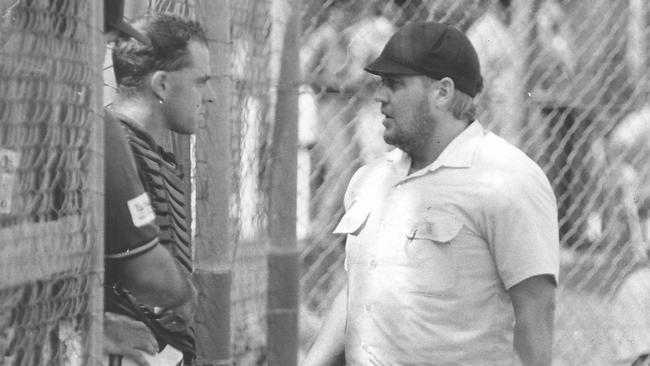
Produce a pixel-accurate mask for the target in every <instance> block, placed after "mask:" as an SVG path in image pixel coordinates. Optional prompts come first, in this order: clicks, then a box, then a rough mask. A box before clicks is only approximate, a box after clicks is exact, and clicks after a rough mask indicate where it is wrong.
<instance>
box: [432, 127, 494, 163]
mask: <svg viewBox="0 0 650 366" xmlns="http://www.w3.org/2000/svg"><path fill="white" fill-rule="evenodd" d="M484 135H485V130H484V129H483V126H482V125H481V123H480V122H479V121H474V122H472V123H471V124H470V125H469V126H467V128H465V129H464V130H463V132H461V133H460V134H459V135H458V136H456V137H455V138H454V139H453V140H451V142H450V143H449V145H447V147H446V148H445V149H444V150H442V153H441V154H440V156H438V159H436V160H435V161H434V162H433V163H431V165H429V166H428V169H429V170H435V169H437V168H438V167H442V166H445V167H450V168H469V167H471V166H472V162H473V161H474V154H475V153H476V149H477V148H478V146H479V144H480V143H481V140H482V139H483V136H484Z"/></svg>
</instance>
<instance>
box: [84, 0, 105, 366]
mask: <svg viewBox="0 0 650 366" xmlns="http://www.w3.org/2000/svg"><path fill="white" fill-rule="evenodd" d="M88 7H89V14H90V18H91V19H92V22H91V24H92V25H93V38H94V42H93V49H92V56H93V61H94V62H93V65H96V66H97V67H96V69H95V70H96V74H95V75H96V80H95V86H96V88H95V90H96V92H94V93H93V94H92V95H93V98H92V100H91V103H92V109H93V110H95V111H96V112H97V113H96V114H95V116H94V117H93V118H94V121H93V122H94V123H93V127H92V130H91V138H90V149H91V151H92V155H91V162H90V165H89V166H90V171H89V177H90V180H89V187H91V192H93V193H91V197H90V207H92V213H91V217H92V232H93V236H94V237H93V240H92V242H93V252H92V259H91V260H92V262H91V263H92V264H91V266H92V269H91V272H90V281H89V282H90V294H89V307H90V314H89V329H88V335H89V338H90V339H89V341H88V350H87V352H88V355H87V357H88V358H87V363H88V364H89V365H99V364H101V362H102V361H101V360H102V356H103V354H102V345H103V337H104V285H103V284H104V197H105V196H104V119H103V117H102V116H103V112H102V106H103V99H104V94H103V92H102V91H103V80H102V72H101V70H102V64H103V61H104V53H105V52H106V42H105V40H104V36H103V35H102V33H101V31H100V29H103V24H104V7H103V6H101V2H95V1H93V2H90V3H89V4H88Z"/></svg>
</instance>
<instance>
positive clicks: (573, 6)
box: [298, 0, 650, 365]
mask: <svg viewBox="0 0 650 366" xmlns="http://www.w3.org/2000/svg"><path fill="white" fill-rule="evenodd" d="M649 15H650V14H649V13H648V6H647V4H646V3H645V2H643V1H636V0H630V1H617V2H611V1H606V0H596V1H586V0H572V1H569V0H564V1H562V0H535V1H521V2H520V1H517V2H515V1H512V2H510V1H496V0H495V1H487V0H463V1H448V0H422V1H416V0H407V1H380V0H376V1H368V2H354V1H341V0H339V1H318V0H311V1H307V2H306V3H305V6H304V10H303V27H304V34H303V46H302V51H301V63H302V65H303V79H304V81H305V83H304V86H303V89H302V93H301V100H300V108H301V109H300V128H301V139H300V146H301V152H300V154H301V158H300V160H299V167H298V169H299V182H302V183H301V184H300V187H299V192H298V196H299V206H298V209H299V212H302V213H303V215H300V214H299V218H298V223H299V227H298V232H299V239H300V247H301V253H302V254H301V263H302V265H303V273H302V277H301V285H302V289H303V292H302V293H303V299H302V300H303V303H304V305H305V307H306V308H307V311H306V313H307V316H306V317H305V318H306V320H307V328H308V325H309V324H310V323H311V324H312V327H313V328H317V326H318V324H319V316H320V315H322V314H323V312H324V311H326V310H327V308H328V307H329V305H330V302H331V300H332V299H333V296H335V295H336V294H337V293H338V290H339V289H340V286H341V284H342V281H344V274H343V272H344V270H343V268H342V266H343V258H344V254H345V251H344V238H342V237H340V236H335V235H333V234H331V232H332V229H333V227H334V226H335V225H336V224H337V222H338V220H339V219H340V217H341V216H342V214H343V204H342V198H343V194H344V191H345V187H346V185H347V182H348V180H349V179H350V177H351V174H352V173H353V172H354V171H355V170H356V169H357V168H358V167H359V166H361V165H363V164H365V163H367V162H369V161H371V160H372V159H374V158H377V157H378V156H380V155H381V154H383V153H384V152H385V151H387V149H389V147H388V146H386V145H385V144H383V142H382V137H381V134H382V127H381V123H380V121H381V119H382V116H381V114H380V111H379V108H378V103H374V101H373V98H372V94H373V91H374V83H373V79H372V78H371V77H370V76H369V75H367V74H366V73H364V72H363V71H362V69H363V66H364V65H365V64H367V63H368V62H369V61H370V60H372V59H373V58H374V57H376V56H377V55H378V54H379V52H380V51H381V49H382V48H383V45H384V43H385V42H386V41H387V40H388V38H389V37H390V35H391V34H392V33H393V32H394V31H395V30H396V29H397V28H398V27H400V26H402V25H403V24H406V23H407V22H411V21H414V20H423V19H427V20H437V21H443V22H448V23H450V24H452V25H455V26H457V27H458V28H460V29H461V30H462V31H464V32H466V34H467V35H468V37H469V38H470V39H471V40H472V42H473V44H474V45H475V47H476V49H477V52H478V53H479V57H480V60H481V66H482V73H483V75H484V78H485V85H486V89H485V91H484V92H483V93H482V94H481V95H480V96H479V99H478V103H479V106H480V116H479V120H480V121H482V123H483V124H484V125H486V126H487V127H488V128H490V129H491V130H493V131H495V132H496V133H498V134H499V135H501V136H502V137H504V138H506V139H507V140H509V141H510V142H511V143H513V144H515V145H516V146H518V147H519V148H521V149H522V150H524V151H525V152H526V153H527V154H528V155H529V156H531V158H533V159H534V160H535V161H536V162H537V163H538V164H539V165H540V166H541V167H542V168H543V169H544V171H545V172H546V174H547V176H548V177H549V180H550V181H551V183H552V185H553V187H554V191H555V194H556V197H557V200H558V206H559V219H560V236H561V237H560V240H561V247H562V253H561V262H562V269H561V278H560V286H559V289H558V293H557V299H558V304H557V310H556V334H555V346H554V347H555V348H554V354H555V363H554V364H557V365H611V364H612V363H613V361H612V357H613V356H614V355H615V347H614V346H615V344H616V342H618V341H619V340H618V339H617V338H616V337H615V336H614V335H615V334H617V333H616V332H617V331H619V330H620V329H618V324H617V323H616V322H613V321H612V319H611V316H610V310H609V309H610V308H609V300H610V299H611V298H612V296H613V295H614V293H615V291H616V289H617V287H618V285H619V284H620V283H621V281H622V280H623V279H625V278H626V276H627V275H628V274H629V273H630V272H632V271H633V270H634V269H635V268H638V267H639V266H643V265H645V264H646V261H647V257H646V251H647V249H648V247H647V243H648V239H649V238H648V231H647V222H648V207H649V206H648V203H649V202H650V200H649V199H648V197H650V195H649V194H648V186H650V180H649V179H648V178H649V176H648V174H649V173H650V165H648V164H647V161H648V160H647V159H648V157H650V156H649V155H648V152H649V146H650V144H649V143H648V141H650V140H648V137H650V132H649V131H650V118H649V116H650V108H649V107H648V99H647V97H648V94H647V93H648V84H647V80H646V76H645V72H646V70H647V65H648V56H647V48H648V45H649V42H648V41H649V38H648V37H649V34H648V30H649V28H650V27H649V26H648V24H649V23H648V20H649V19H650V17H649ZM305 331H306V333H305V334H303V337H304V338H305V339H308V338H309V337H310V336H311V335H312V333H311V332H313V331H314V329H306V330H305ZM306 342H308V340H307V341H306Z"/></svg>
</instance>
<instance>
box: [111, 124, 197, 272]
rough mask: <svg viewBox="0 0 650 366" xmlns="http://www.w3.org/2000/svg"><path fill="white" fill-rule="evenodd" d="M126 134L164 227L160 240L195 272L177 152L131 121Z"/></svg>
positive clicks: (181, 262) (185, 267) (161, 224)
mask: <svg viewBox="0 0 650 366" xmlns="http://www.w3.org/2000/svg"><path fill="white" fill-rule="evenodd" d="M123 124H124V126H126V128H125V130H126V134H127V138H128V140H129V144H130V145H131V150H132V151H133V156H134V157H135V161H136V165H137V167H138V174H139V175H140V179H141V180H142V183H143V185H144V189H145V190H146V191H147V194H149V197H150V198H151V204H152V206H153V209H154V212H155V213H156V224H157V225H158V227H159V228H160V234H159V240H160V244H162V245H163V246H164V247H166V248H167V249H168V250H169V251H170V252H171V253H172V254H173V255H174V257H175V258H176V260H177V261H178V262H179V263H180V264H181V265H182V267H183V268H184V269H186V270H187V271H188V273H191V272H192V252H191V247H190V245H191V234H190V220H189V217H190V214H189V204H188V203H187V202H186V197H185V189H184V182H183V171H182V168H181V167H180V166H179V165H178V163H177V162H176V159H175V157H174V155H173V154H171V153H169V152H166V151H164V150H163V149H162V148H161V147H158V146H157V145H156V144H155V142H154V141H153V140H152V139H151V137H150V136H149V135H147V134H146V133H145V132H143V131H140V130H138V129H136V128H134V127H133V126H131V125H130V124H129V123H126V122H123Z"/></svg>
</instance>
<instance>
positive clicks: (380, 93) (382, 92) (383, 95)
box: [375, 85, 388, 104]
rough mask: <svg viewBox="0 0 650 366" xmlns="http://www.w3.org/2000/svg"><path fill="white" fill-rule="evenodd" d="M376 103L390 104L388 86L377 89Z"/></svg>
mask: <svg viewBox="0 0 650 366" xmlns="http://www.w3.org/2000/svg"><path fill="white" fill-rule="evenodd" d="M375 101H377V102H379V103H382V104H384V103H387V102H388V88H386V86H384V85H382V86H380V87H379V88H377V91H376V92H375Z"/></svg>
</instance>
